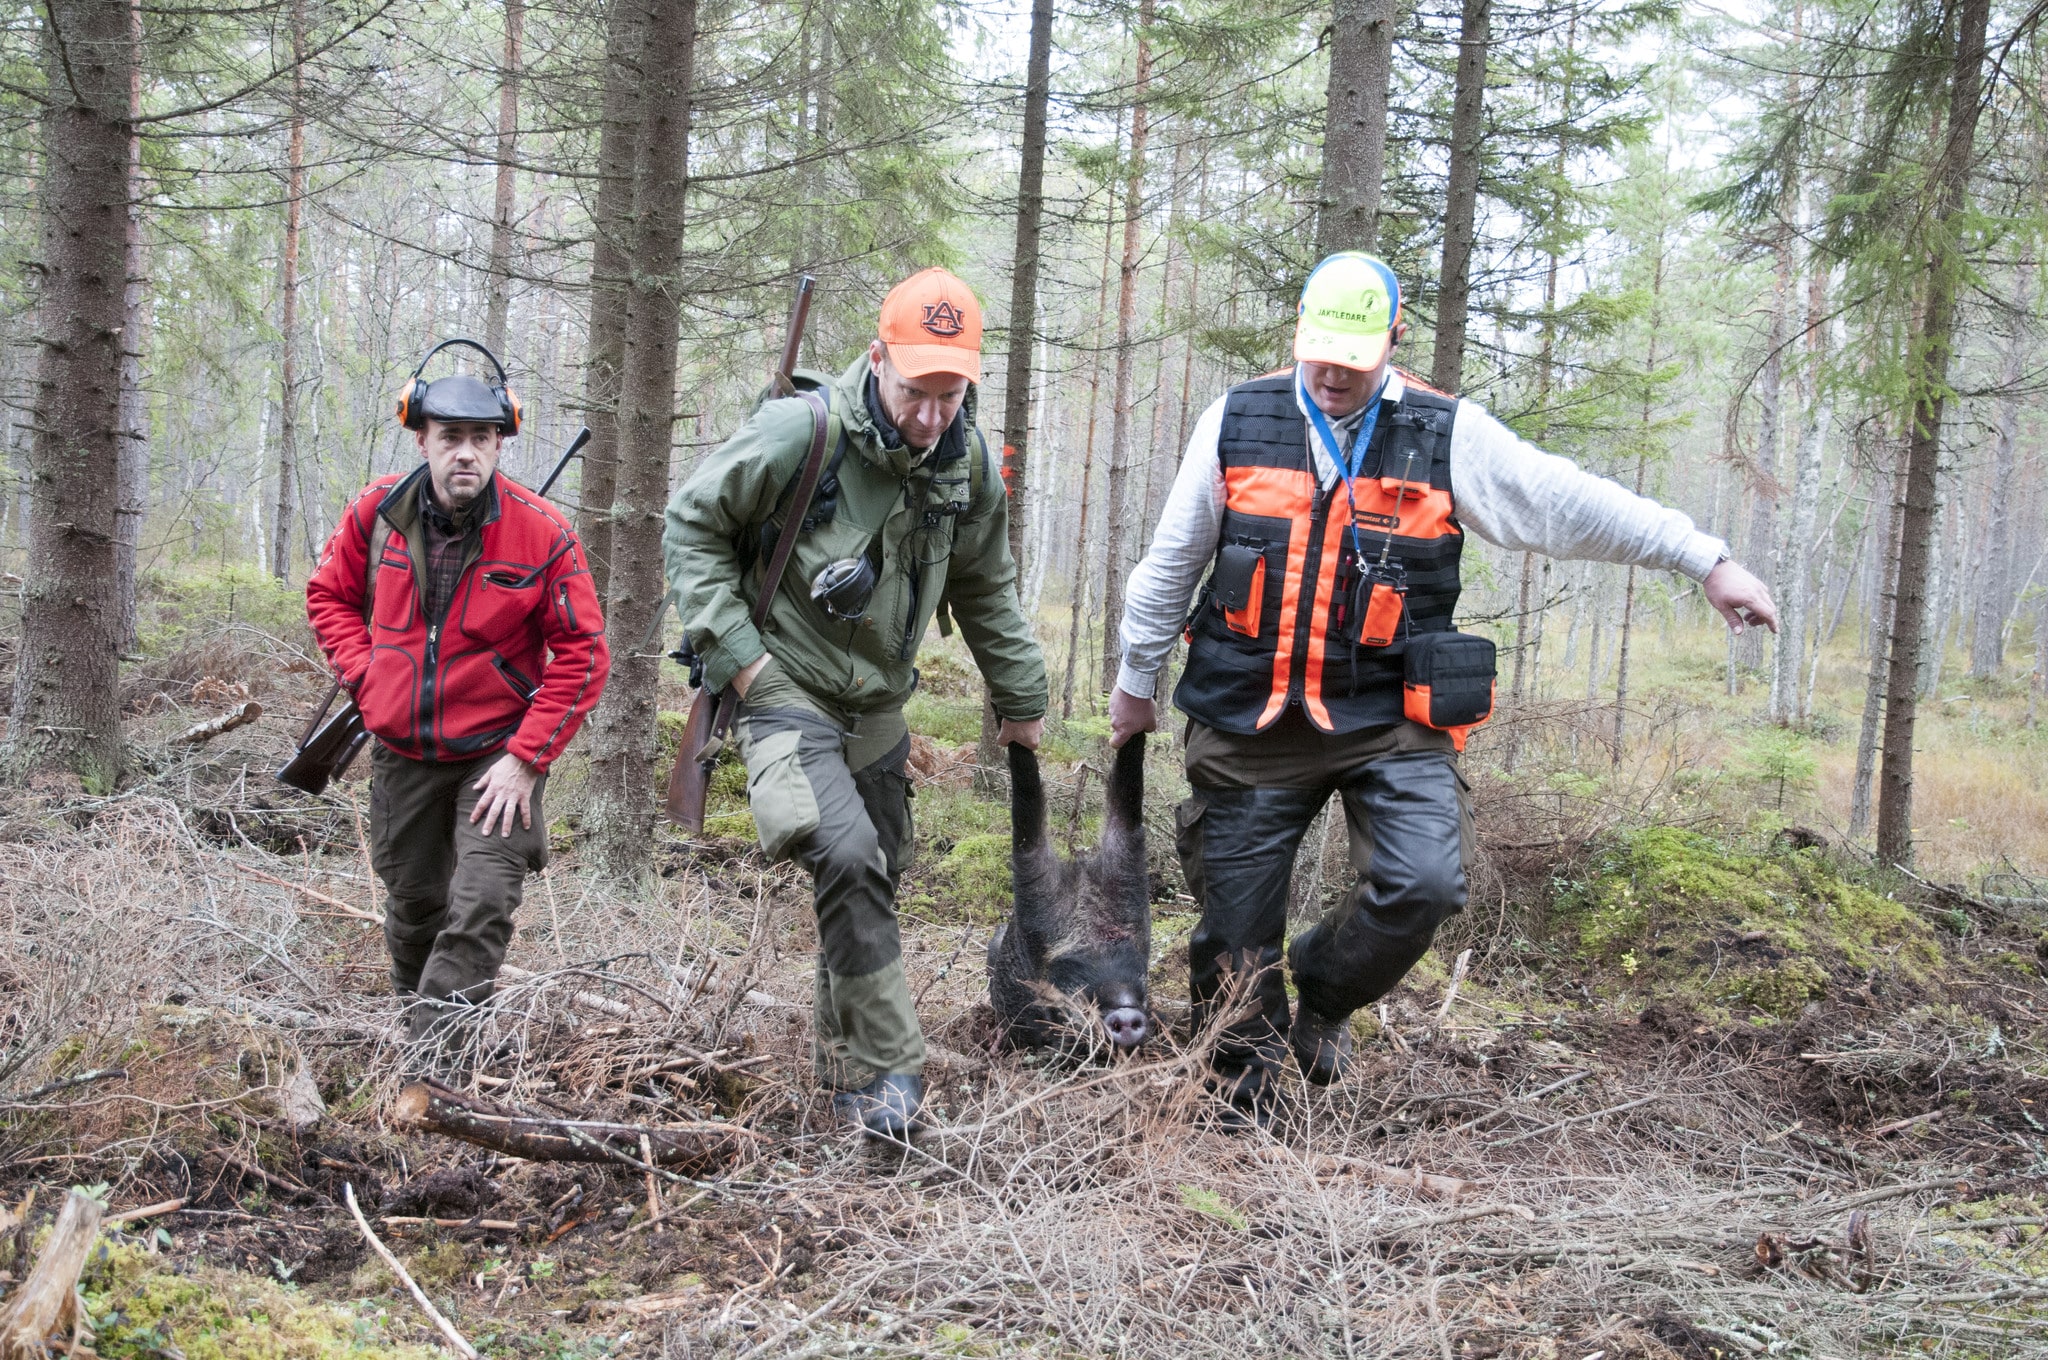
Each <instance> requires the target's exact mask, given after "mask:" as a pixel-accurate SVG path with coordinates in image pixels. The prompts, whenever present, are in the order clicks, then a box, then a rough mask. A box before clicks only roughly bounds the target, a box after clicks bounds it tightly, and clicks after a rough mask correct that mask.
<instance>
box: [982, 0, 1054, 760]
mask: <svg viewBox="0 0 2048 1360" xmlns="http://www.w3.org/2000/svg"><path fill="white" fill-rule="evenodd" d="M1052 3H1053V0H1032V5H1031V50H1030V53H1029V55H1028V57H1027V58H1026V73H1025V80H1024V145H1023V149H1022V156H1021V160H1020V163H1019V165H1018V168H1017V218H1016V236H1015V238H1014V240H1013V242H1012V245H1011V251H1010V336H1009V354H1008V356H1007V362H1006V365H1005V367H1004V376H1003V468H1002V473H1003V485H1004V489H1005V491H1006V492H1007V494H1008V495H1009V498H1010V525H1009V534H1010V560H1011V561H1012V562H1014V563H1015V564H1016V567H1017V585H1018V590H1019V596H1018V598H1019V601H1020V602H1021V601H1022V598H1023V596H1022V589H1023V583H1024V576H1025V545H1026V544H1028V543H1029V542H1030V537H1029V525H1030V520H1031V517H1032V516H1033V515H1035V514H1037V513H1038V512H1039V506H1038V505H1037V504H1036V503H1035V502H1034V501H1033V500H1032V499H1031V494H1030V490H1031V487H1030V483H1031V477H1030V462H1031V354H1032V346H1033V345H1034V344H1035V342H1036V339H1037V335H1038V257H1039V224H1040V222H1041V221H1042V219H1043V218H1044V216H1045V122H1046V109H1047V106H1048V104H1049V103H1050V102H1051V98H1052ZM1025 617H1026V618H1027V619H1029V618H1030V617H1031V616H1030V615H1028V614H1027V615H1026V616H1025ZM999 730H1000V728H998V726H997V723H996V710H995V702H994V701H993V700H992V699H989V698H987V697H984V698H983V700H982V705H981V741H980V743H979V746H980V749H979V751H978V752H977V759H976V761H975V771H976V773H975V784H976V788H977V789H978V790H979V791H980V792H982V793H984V794H988V795H994V794H997V793H999V792H1000V791H1001V789H1000V787H999V785H1000V784H1001V782H1002V773H1001V771H1002V761H1001V760H1000V759H998V752H997V750H996V734H997V732H998V731H999Z"/></svg>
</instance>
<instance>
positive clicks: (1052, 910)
mask: <svg viewBox="0 0 2048 1360" xmlns="http://www.w3.org/2000/svg"><path fill="white" fill-rule="evenodd" d="M1010 862H1011V869H1012V873H1013V878H1014V895H1015V899H1016V906H1015V909H1014V910H1013V912H1012V913H1011V916H1010V919H1009V920H1008V921H1006V922H1004V923H1003V925H1002V927H1001V928H1000V929H998V930H997V931H996V935H995V938H994V939H993V940H991V941H990V942H989V946H988V990H989V1000H990V1002H991V1003H992V1004H993V1005H994V1006H995V1011H996V1018H997V1019H998V1020H999V1021H1000V1022H1001V1023H1002V1026H1003V1029H1004V1033H1005V1034H1006V1036H1007V1037H1008V1039H1009V1040H1010V1042H1012V1043H1018V1044H1025V1045H1029V1046H1031V1047H1048V1046H1055V1045H1058V1046H1068V1045H1073V1046H1077V1047H1092V1046H1093V1045H1094V1044H1095V1043H1098V1042H1107V1043H1109V1044H1111V1045H1113V1046H1114V1047H1116V1048H1118V1049H1130V1048H1135V1047H1137V1046H1138V1045H1139V1044H1141V1043H1143V1042H1144V1041H1145V1038H1146V1036H1147V1035H1148V1034H1149V1033H1150V1032H1151V1028H1152V1023H1151V1018H1150V1016H1149V1015H1148V1013H1147V1009H1146V992H1145V973H1146V969H1147V965H1148V964H1149V962H1150V956H1151V946H1152V929H1151V927H1152V908H1151V903H1150V900H1149V894H1148V893H1147V891H1146V889H1147V881H1146V868H1145V738H1144V737H1143V736H1142V735H1141V736H1137V737H1133V738H1132V739H1131V740H1130V741H1128V742H1126V743H1125V744H1124V746H1123V748H1122V749H1121V750H1119V751H1118V752H1117V756H1116V764H1115V766H1114V767H1113V768H1112V769H1111V770H1110V775H1109V788H1108V797H1107V815H1106V816H1105V817H1104V819H1103V827H1102V844H1101V845H1100V846H1099V847H1097V849H1096V851H1095V853H1093V854H1092V855H1083V856H1081V857H1080V858H1078V859H1075V860H1073V861H1066V860H1062V859H1061V858H1060V857H1059V856H1058V854H1056V853H1055V852H1054V851H1053V848H1052V841H1051V838H1050V837H1049V836H1048V835H1047V834H1046V810H1045V785H1044V783H1043V781H1042V780H1041V779H1040V778H1039V773H1038V757H1037V756H1036V755H1035V754H1033V753H1032V752H1030V751H1027V750H1025V749H1024V748H1023V747H1022V746H1015V745H1013V746H1011V747H1010Z"/></svg>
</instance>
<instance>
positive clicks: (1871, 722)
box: [1849, 449, 1906, 841]
mask: <svg viewBox="0 0 2048 1360" xmlns="http://www.w3.org/2000/svg"><path fill="white" fill-rule="evenodd" d="M1889 462H1890V463H1891V466H1890V467H1889V468H1887V469H1884V470H1883V471H1882V472H1880V474H1879V477H1878V486H1879V487H1880V488H1881V492H1880V494H1881V496H1882V500H1881V502H1880V504H1882V505H1883V507H1884V511H1883V515H1882V518H1881V519H1880V520H1879V522H1878V524H1877V526H1876V528H1875V530H1874V532H1873V534H1872V539H1873V543H1872V550H1873V553H1874V557H1873V559H1872V560H1873V561H1874V563H1875V564H1876V567H1877V590H1876V594H1875V596H1874V598H1873V599H1872V600H1871V603H1870V605H1869V609H1870V614H1871V618H1870V657H1869V661H1870V666H1869V672H1868V674H1867V676H1866V677H1865V679H1864V683H1863V721H1862V724H1861V726H1859V727H1858V728H1857V731H1856V772H1855V773H1854V774H1853V775H1852V776H1851V777H1850V780H1849V839H1850V840H1854V841H1860V840H1862V839H1863V838H1864V837H1865V836H1867V835H1869V834H1870V791H1871V785H1872V783H1873V782H1874V781H1875V779H1876V778H1877V739H1878V735H1879V733H1880V732H1881V731H1882V728H1883V719H1884V687H1885V676H1886V674H1887V673H1888V670H1889V666H1890V659H1891V636H1892V615H1893V614H1894V613H1895V612H1896V603H1897V595H1898V589H1899V553H1898V545H1899V516H1900V513H1901V511H1902V509H1903V508H1904V501H1905V496H1906V467H1905V457H1904V450H1903V449H1898V450H1894V451H1893V452H1892V454H1891V456H1890V459H1889Z"/></svg>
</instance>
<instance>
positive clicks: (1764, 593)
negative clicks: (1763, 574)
mask: <svg viewBox="0 0 2048 1360" xmlns="http://www.w3.org/2000/svg"><path fill="white" fill-rule="evenodd" d="M1700 588H1701V589H1702V590H1704V591H1705V592H1706V596H1707V603H1708V604H1710V605H1712V606H1714V608H1715V610H1717V611H1718V612H1719V613H1720V615H1721V617H1722V618H1724V619H1726V620H1728V629H1729V631H1730V632H1734V633H1739V632H1741V631H1742V630H1743V627H1744V626H1745V625H1747V624H1752V623H1756V624H1762V625H1763V626H1764V627H1766V628H1768V629H1770V630H1771V631H1772V632H1773V633H1775V632H1777V631H1778V606H1777V605H1775V604H1773V603H1771V592H1770V591H1768V590H1766V589H1764V583H1763V582H1762V581H1759V580H1757V579H1756V577H1754V576H1752V575H1750V574H1749V573H1748V572H1746V571H1744V570H1743V569H1742V568H1741V567H1738V566H1736V565H1735V563H1733V562H1722V563H1719V564H1717V565H1716V566H1715V567H1714V569H1713V570H1712V571H1710V572H1708V573H1707V579H1706V580H1704V581H1702V582H1700Z"/></svg>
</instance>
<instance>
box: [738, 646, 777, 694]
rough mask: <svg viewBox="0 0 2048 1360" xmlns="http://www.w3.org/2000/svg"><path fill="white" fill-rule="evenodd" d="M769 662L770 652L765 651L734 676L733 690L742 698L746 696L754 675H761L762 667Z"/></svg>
mask: <svg viewBox="0 0 2048 1360" xmlns="http://www.w3.org/2000/svg"><path fill="white" fill-rule="evenodd" d="M767 664H768V653H766V652H763V653H761V655H760V656H758V657H756V658H755V659H754V664H753V665H751V666H749V667H747V668H746V669H745V670H743V671H741V672H740V673H739V674H738V675H735V676H734V677H733V678H732V692H733V693H734V694H736V695H738V696H739V697H740V698H742V699H744V698H746V697H747V686H749V685H751V684H753V683H754V677H755V676H757V675H759V674H760V673H761V670H762V668H763V667H765V666H766V665H767Z"/></svg>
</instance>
